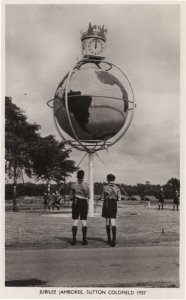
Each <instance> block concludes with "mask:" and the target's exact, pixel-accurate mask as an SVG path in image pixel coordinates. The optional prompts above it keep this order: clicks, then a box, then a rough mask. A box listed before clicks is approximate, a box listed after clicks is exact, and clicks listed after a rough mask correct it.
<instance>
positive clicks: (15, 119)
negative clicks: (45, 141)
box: [5, 97, 40, 211]
mask: <svg viewBox="0 0 186 300" xmlns="http://www.w3.org/2000/svg"><path fill="white" fill-rule="evenodd" d="M39 128H40V126H39V125H37V124H30V123H28V122H27V117H26V115H25V114H24V112H23V111H22V110H21V109H20V108H19V107H17V106H16V105H15V104H13V103H12V99H11V97H5V172H6V174H7V175H8V177H9V178H13V189H14V193H13V211H17V210H18V208H17V202H16V186H17V179H18V178H19V177H21V176H22V174H23V172H25V173H26V174H27V175H28V176H31V159H30V156H29V151H28V150H29V149H30V148H31V147H32V144H33V143H34V142H35V140H37V138H38V129H39Z"/></svg>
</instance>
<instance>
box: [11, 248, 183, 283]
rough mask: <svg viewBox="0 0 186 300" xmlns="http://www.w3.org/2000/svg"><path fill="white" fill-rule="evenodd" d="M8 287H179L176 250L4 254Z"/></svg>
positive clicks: (20, 252) (90, 249)
mask: <svg viewBox="0 0 186 300" xmlns="http://www.w3.org/2000/svg"><path fill="white" fill-rule="evenodd" d="M6 281H7V285H14V286H16V285H19V286H20V285H21V286H28V285H35V286H50V287H78V286H82V287H83V286H84V287H88V286H92V287H93V286H97V287H98V286H101V287H104V286H110V287H126V286H132V287H135V286H144V287H145V286H151V287H159V286H162V287H171V286H173V287H178V282H179V248H178V247H177V246H153V247H151V246H148V247H116V248H86V247H82V248H76V247H74V248H71V249H55V250H54V249H50V250H49V249H46V250H21V249H20V250H9V251H6Z"/></svg>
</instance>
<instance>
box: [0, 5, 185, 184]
mask: <svg viewBox="0 0 186 300" xmlns="http://www.w3.org/2000/svg"><path fill="white" fill-rule="evenodd" d="M179 13H180V12H179V5H175V4H174V5H168V4H159V5H158V4H154V5H152V4H151V5H150V4H135V5H134V4H132V5H129V4H128V5H126V4H115V5H113V4H112V5H110V4H103V5H102V4H94V5H93V4H76V5H75V4H71V5H68V4H66V5H65V4H61V5H54V4H53V5H47V4H42V5H39V4H35V5H28V4H23V5H20V4H19V5H18V4H17V5H12V4H9V5H6V11H5V17H6V20H5V21H6V23H5V46H6V50H5V51H6V52H5V56H6V62H5V68H6V78H5V85H6V86H5V93H6V96H10V97H12V100H13V102H14V103H15V104H16V105H17V106H19V107H20V108H21V109H22V110H24V112H25V113H26V115H27V116H28V121H29V122H32V123H34V122H36V123H37V124H40V125H41V135H42V136H46V135H49V134H53V135H55V136H56V137H57V138H58V139H59V140H61V137H60V136H59V135H58V132H57V130H56V128H55V124H54V120H53V111H52V109H51V108H49V107H48V106H47V101H48V100H49V99H52V98H53V97H54V94H55V91H56V88H57V86H58V84H59V82H60V81H61V80H62V78H63V77H64V76H65V74H66V73H67V72H68V71H69V70H70V69H71V68H72V67H73V66H74V65H75V63H76V62H77V59H81V58H82V54H81V40H80V38H81V35H80V30H81V29H84V30H86V29H87V28H88V23H89V22H91V23H92V24H96V25H103V24H104V25H105V27H106V28H107V29H108V34H107V43H106V53H105V54H106V59H107V61H110V62H112V63H114V64H116V65H117V66H118V67H119V68H121V69H122V70H123V71H124V72H125V73H126V74H127V76H128V78H129V79H130V81H131V83H132V86H133V89H134V95H135V102H136V105H137V107H136V109H135V114H134V118H133V121H132V123H131V125H130V127H129V129H128V131H127V132H126V134H125V135H124V137H122V139H120V140H119V141H118V142H117V143H116V144H115V145H113V146H112V147H110V148H109V149H108V151H106V150H103V151H99V152H98V156H99V157H100V159H99V158H98V157H97V155H95V161H94V181H95V182H96V181H100V182H102V181H105V180H106V175H107V174H108V173H113V174H115V176H116V181H117V182H118V183H124V184H132V185H133V184H137V183H145V182H146V181H147V180H148V181H150V182H151V183H152V184H165V183H166V182H167V181H168V180H169V179H170V178H172V177H176V178H179V174H180V166H179V160H180V18H179ZM84 154H85V153H84V152H81V151H78V150H75V149H74V150H73V151H72V153H71V159H73V160H75V161H76V162H77V164H78V163H79V162H80V160H81V158H82V157H83V156H84ZM80 167H81V168H82V169H84V170H85V172H86V178H85V180H86V181H88V156H87V157H85V159H84V160H83V162H82V163H81V164H80ZM74 179H75V175H73V177H72V178H71V179H70V180H74Z"/></svg>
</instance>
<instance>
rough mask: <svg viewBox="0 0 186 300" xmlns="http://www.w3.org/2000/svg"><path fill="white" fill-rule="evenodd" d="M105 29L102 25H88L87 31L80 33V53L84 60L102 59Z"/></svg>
mask: <svg viewBox="0 0 186 300" xmlns="http://www.w3.org/2000/svg"><path fill="white" fill-rule="evenodd" d="M106 33H107V29H105V28H104V25H103V26H102V27H101V26H96V25H93V26H92V25H91V23H89V27H88V30H87V31H86V32H84V33H82V36H81V41H82V53H83V57H85V58H96V59H103V58H104V51H105V42H106Z"/></svg>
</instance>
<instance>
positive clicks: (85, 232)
mask: <svg viewBox="0 0 186 300" xmlns="http://www.w3.org/2000/svg"><path fill="white" fill-rule="evenodd" d="M82 233H83V241H86V240H87V226H82Z"/></svg>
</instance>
